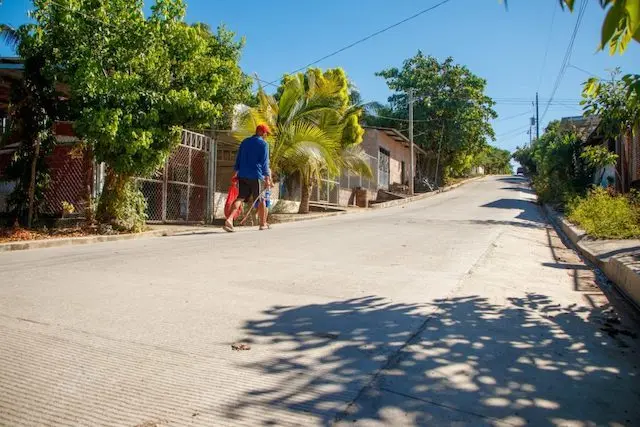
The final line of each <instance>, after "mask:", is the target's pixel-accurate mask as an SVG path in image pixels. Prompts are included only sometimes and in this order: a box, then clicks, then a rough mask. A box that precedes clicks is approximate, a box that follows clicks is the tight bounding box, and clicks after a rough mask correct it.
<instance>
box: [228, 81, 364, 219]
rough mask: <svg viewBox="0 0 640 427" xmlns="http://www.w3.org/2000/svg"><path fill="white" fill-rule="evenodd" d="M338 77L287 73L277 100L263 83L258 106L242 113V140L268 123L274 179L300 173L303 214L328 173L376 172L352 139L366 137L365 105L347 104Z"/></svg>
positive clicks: (240, 131) (240, 137) (237, 134)
mask: <svg viewBox="0 0 640 427" xmlns="http://www.w3.org/2000/svg"><path fill="white" fill-rule="evenodd" d="M337 80H338V79H334V78H331V75H328V76H326V75H325V76H324V77H323V78H319V76H318V74H317V72H316V70H309V71H308V72H307V73H304V74H303V73H299V74H297V75H294V76H287V77H286V78H285V79H284V82H283V84H282V86H281V87H280V89H279V91H278V99H276V98H275V97H273V96H269V95H267V94H266V93H265V92H264V90H263V89H262V88H259V90H258V106H257V107H255V108H251V109H249V110H248V111H247V112H246V113H245V114H244V115H243V117H242V118H241V120H240V130H239V131H238V132H236V138H237V139H239V140H240V139H242V138H245V137H247V136H249V135H251V134H253V131H254V129H255V128H256V125H258V124H260V123H266V124H267V125H269V127H270V128H271V129H272V132H273V134H272V135H270V136H269V138H268V142H269V145H270V162H271V169H272V174H273V179H274V181H278V180H279V177H281V176H282V175H288V176H298V177H299V178H300V184H301V190H302V191H301V203H300V210H299V213H308V212H309V202H310V196H311V189H312V188H313V184H314V183H317V182H319V181H320V179H321V177H322V176H323V175H327V174H328V175H330V176H338V175H339V174H340V172H341V171H342V170H349V171H351V172H353V173H356V174H360V175H363V176H367V177H370V176H371V175H372V173H371V168H370V167H369V163H368V161H367V158H366V155H364V152H363V151H362V149H361V148H360V147H359V146H357V145H356V144H349V143H348V142H347V141H349V142H350V141H353V140H354V138H355V140H358V139H360V140H361V137H362V129H361V128H360V126H359V125H358V116H359V114H360V111H361V107H358V106H350V105H345V102H344V97H343V96H341V93H340V91H341V90H342V88H341V85H340V82H339V81H337ZM358 129H359V131H358ZM354 132H355V133H356V135H355V137H354ZM357 142H359V141H357Z"/></svg>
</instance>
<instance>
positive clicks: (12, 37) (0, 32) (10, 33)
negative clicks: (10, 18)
mask: <svg viewBox="0 0 640 427" xmlns="http://www.w3.org/2000/svg"><path fill="white" fill-rule="evenodd" d="M0 40H2V41H3V42H4V44H6V45H8V46H9V47H10V48H12V49H15V48H17V47H18V44H19V43H20V36H19V35H18V31H17V30H16V29H15V28H13V27H12V26H10V25H7V24H0Z"/></svg>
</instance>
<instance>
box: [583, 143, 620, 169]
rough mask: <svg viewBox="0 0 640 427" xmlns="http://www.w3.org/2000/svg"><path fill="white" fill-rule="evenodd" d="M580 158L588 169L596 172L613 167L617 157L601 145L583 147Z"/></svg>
mask: <svg viewBox="0 0 640 427" xmlns="http://www.w3.org/2000/svg"><path fill="white" fill-rule="evenodd" d="M580 157H581V158H582V159H583V160H584V161H585V163H586V164H587V165H588V166H589V167H591V168H592V169H596V170H597V169H602V168H605V167H607V166H611V165H614V164H615V163H616V162H617V161H618V155H617V154H615V153H612V152H611V151H609V150H608V149H607V147H604V146H602V145H594V146H590V147H585V148H584V150H583V151H582V153H581V154H580Z"/></svg>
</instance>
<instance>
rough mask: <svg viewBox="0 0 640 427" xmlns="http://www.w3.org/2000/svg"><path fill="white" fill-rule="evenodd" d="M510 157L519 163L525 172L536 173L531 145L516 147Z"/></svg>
mask: <svg viewBox="0 0 640 427" xmlns="http://www.w3.org/2000/svg"><path fill="white" fill-rule="evenodd" d="M511 157H512V158H513V160H515V161H516V162H518V163H520V165H521V166H522V167H523V168H524V170H525V172H526V173H527V174H530V175H535V174H536V172H537V169H536V163H535V161H534V159H533V147H517V148H516V151H515V152H514V153H513V154H512V156H511Z"/></svg>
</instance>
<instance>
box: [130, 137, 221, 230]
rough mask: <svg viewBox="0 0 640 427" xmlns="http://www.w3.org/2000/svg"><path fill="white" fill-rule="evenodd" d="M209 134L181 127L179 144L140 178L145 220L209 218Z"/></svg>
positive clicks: (168, 220)
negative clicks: (162, 164)
mask: <svg viewBox="0 0 640 427" xmlns="http://www.w3.org/2000/svg"><path fill="white" fill-rule="evenodd" d="M212 148H213V141H212V139H211V138H209V137H207V136H205V135H202V134H199V133H195V132H191V131H187V130H183V131H182V141H181V142H180V145H178V147H176V149H175V150H174V151H173V152H172V153H171V155H170V156H169V158H168V159H167V161H166V162H165V164H164V166H163V167H162V168H161V169H159V170H158V171H156V173H155V174H154V175H153V176H152V177H150V178H139V179H138V183H139V185H140V189H141V191H142V193H143V194H144V196H145V199H146V200H147V218H148V222H182V223H194V222H208V221H210V219H211V215H212V212H213V194H212V190H213V185H212V181H213V172H214V170H213V165H212V162H213V161H214V156H212V155H211V151H212Z"/></svg>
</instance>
